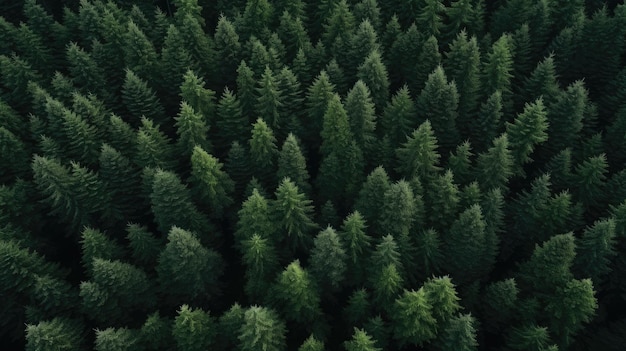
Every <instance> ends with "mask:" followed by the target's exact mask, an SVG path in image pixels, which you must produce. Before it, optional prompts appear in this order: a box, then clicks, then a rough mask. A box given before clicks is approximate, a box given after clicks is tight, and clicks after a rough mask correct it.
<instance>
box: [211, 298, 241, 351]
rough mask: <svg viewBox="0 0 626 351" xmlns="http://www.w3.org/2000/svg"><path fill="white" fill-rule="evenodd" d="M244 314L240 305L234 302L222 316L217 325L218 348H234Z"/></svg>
mask: <svg viewBox="0 0 626 351" xmlns="http://www.w3.org/2000/svg"><path fill="white" fill-rule="evenodd" d="M245 312H246V311H245V310H244V309H243V308H242V307H241V305H239V303H237V302H235V303H234V304H233V305H232V306H231V307H230V309H229V310H227V311H225V312H224V314H222V316H221V317H220V319H219V325H218V328H219V330H220V332H219V333H218V334H217V336H218V341H219V345H220V346H222V347H233V348H234V347H235V345H236V344H237V342H238V336H239V330H240V329H241V326H242V325H243V317H244V314H245Z"/></svg>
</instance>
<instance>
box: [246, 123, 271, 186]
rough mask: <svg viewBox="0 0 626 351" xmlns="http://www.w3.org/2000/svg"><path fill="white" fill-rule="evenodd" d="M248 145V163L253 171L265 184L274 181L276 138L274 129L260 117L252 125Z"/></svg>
mask: <svg viewBox="0 0 626 351" xmlns="http://www.w3.org/2000/svg"><path fill="white" fill-rule="evenodd" d="M248 144H249V145H250V165H251V166H252V170H253V173H254V174H255V176H256V177H258V178H259V179H260V180H261V181H262V182H263V183H264V184H265V185H269V184H273V183H274V181H275V180H274V177H275V173H274V169H275V167H276V156H277V155H278V148H277V147H276V138H275V137H274V131H273V130H272V129H271V128H270V127H269V126H268V125H267V123H265V121H264V120H263V119H261V118H259V119H257V120H256V122H255V123H254V124H253V125H252V136H251V137H250V140H249V141H248Z"/></svg>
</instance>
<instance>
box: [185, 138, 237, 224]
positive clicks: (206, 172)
mask: <svg viewBox="0 0 626 351" xmlns="http://www.w3.org/2000/svg"><path fill="white" fill-rule="evenodd" d="M222 167H223V164H222V163H221V162H220V161H219V160H218V159H217V158H215V157H214V156H212V155H211V154H209V153H207V152H206V151H204V150H203V149H202V148H201V147H200V146H198V145H196V147H194V148H193V153H192V154H191V183H192V184H193V190H194V193H196V194H198V195H197V197H198V198H200V199H202V203H205V204H208V205H209V208H210V209H211V216H212V217H215V218H220V217H221V216H222V214H223V212H224V210H225V209H226V208H228V207H229V206H230V205H232V204H233V199H232V198H231V194H232V192H233V190H234V183H233V181H232V180H231V179H230V177H229V176H228V174H227V173H226V172H224V171H223V170H222Z"/></svg>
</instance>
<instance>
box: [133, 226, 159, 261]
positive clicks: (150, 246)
mask: <svg viewBox="0 0 626 351" xmlns="http://www.w3.org/2000/svg"><path fill="white" fill-rule="evenodd" d="M126 233H127V234H126V239H127V240H128V246H129V247H130V250H131V253H132V257H133V258H134V260H135V262H136V263H137V264H139V265H141V266H142V267H154V266H155V265H156V262H157V258H158V256H159V253H160V252H161V249H162V246H163V243H162V242H161V240H160V238H158V239H157V238H155V236H154V234H152V233H151V232H149V231H148V229H147V228H146V227H145V226H140V225H138V224H134V223H131V224H128V225H127V226H126Z"/></svg>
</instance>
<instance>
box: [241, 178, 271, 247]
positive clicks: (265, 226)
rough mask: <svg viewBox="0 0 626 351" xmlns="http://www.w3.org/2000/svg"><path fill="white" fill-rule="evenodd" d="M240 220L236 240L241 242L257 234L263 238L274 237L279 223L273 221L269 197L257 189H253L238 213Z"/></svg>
mask: <svg viewBox="0 0 626 351" xmlns="http://www.w3.org/2000/svg"><path fill="white" fill-rule="evenodd" d="M237 214H238V217H239V220H238V222H237V229H236V231H235V239H236V240H235V241H236V242H237V243H241V242H243V241H244V240H248V239H250V238H252V236H253V235H255V234H257V235H259V236H260V237H261V238H263V239H273V238H274V237H275V231H276V230H277V228H276V227H277V225H276V224H275V223H274V222H273V221H272V218H271V212H270V207H269V203H268V201H267V199H266V198H265V197H264V196H263V195H261V194H260V193H259V191H258V190H257V189H254V190H253V191H252V195H250V197H248V198H247V199H246V200H245V201H244V202H243V204H242V205H241V210H239V212H238V213H237Z"/></svg>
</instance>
